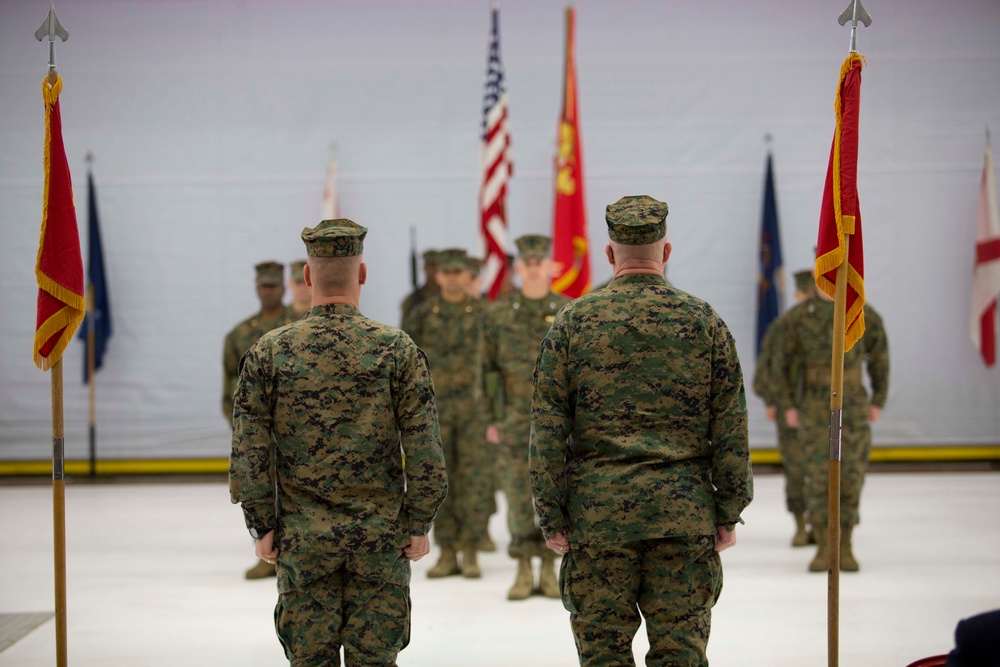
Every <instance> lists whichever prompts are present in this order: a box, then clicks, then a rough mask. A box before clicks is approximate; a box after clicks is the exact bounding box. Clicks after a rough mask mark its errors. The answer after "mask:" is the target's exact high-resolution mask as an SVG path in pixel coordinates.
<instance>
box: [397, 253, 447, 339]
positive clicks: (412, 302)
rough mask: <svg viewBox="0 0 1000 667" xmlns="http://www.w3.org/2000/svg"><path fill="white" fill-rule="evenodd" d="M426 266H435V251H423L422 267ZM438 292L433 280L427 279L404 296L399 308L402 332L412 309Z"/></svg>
mask: <svg viewBox="0 0 1000 667" xmlns="http://www.w3.org/2000/svg"><path fill="white" fill-rule="evenodd" d="M428 264H430V265H433V266H437V251H436V250H426V251H424V265H425V266H426V265H428ZM440 291H441V290H440V289H439V288H438V286H437V283H435V282H434V280H433V278H431V279H428V280H427V282H425V283H424V284H423V285H421V286H420V287H418V288H416V289H415V290H413V291H412V292H410V293H409V294H407V295H406V298H405V299H403V303H402V304H401V305H400V307H399V309H400V311H402V314H401V316H400V320H399V321H400V323H401V326H402V327H403V330H404V331H405V330H406V321H407V318H409V316H410V313H411V312H413V309H414V308H416V307H417V306H419V305H420V304H421V303H423V302H424V301H426V300H427V299H428V298H430V297H432V296H434V295H435V294H437V293H439V292H440Z"/></svg>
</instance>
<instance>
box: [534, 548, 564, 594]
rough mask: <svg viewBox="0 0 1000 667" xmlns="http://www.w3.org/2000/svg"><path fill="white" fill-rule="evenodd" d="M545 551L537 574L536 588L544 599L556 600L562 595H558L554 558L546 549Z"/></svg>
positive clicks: (557, 579)
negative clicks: (540, 590)
mask: <svg viewBox="0 0 1000 667" xmlns="http://www.w3.org/2000/svg"><path fill="white" fill-rule="evenodd" d="M545 551H548V553H545ZM545 551H543V552H542V568H541V570H539V572H538V587H539V588H541V589H542V595H544V596H545V597H547V598H556V599H558V598H560V597H562V595H561V594H560V593H559V578H558V577H556V557H555V555H554V554H553V553H552V552H551V551H549V550H548V549H545Z"/></svg>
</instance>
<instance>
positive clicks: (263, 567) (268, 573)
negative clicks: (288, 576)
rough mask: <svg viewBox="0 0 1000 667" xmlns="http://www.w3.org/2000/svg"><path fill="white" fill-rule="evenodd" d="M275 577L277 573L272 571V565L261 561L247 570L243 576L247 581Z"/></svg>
mask: <svg viewBox="0 0 1000 667" xmlns="http://www.w3.org/2000/svg"><path fill="white" fill-rule="evenodd" d="M275 575H277V571H276V570H275V569H274V565H272V564H271V563H265V562H264V561H262V560H261V561H258V562H257V564H256V565H254V566H253V567H251V568H250V569H249V570H247V571H246V573H245V574H244V575H243V576H244V577H246V578H247V579H266V578H268V577H273V576H275Z"/></svg>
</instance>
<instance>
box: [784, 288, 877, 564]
mask: <svg viewBox="0 0 1000 667" xmlns="http://www.w3.org/2000/svg"><path fill="white" fill-rule="evenodd" d="M833 311H834V304H833V301H832V300H830V298H829V297H828V296H827V295H826V294H825V293H823V292H819V293H818V298H815V299H810V300H808V301H806V302H804V303H801V304H799V305H798V306H796V307H794V308H792V309H791V310H790V311H788V313H787V314H785V316H784V318H783V319H784V320H785V324H784V327H783V334H782V345H781V346H780V347H779V348H778V350H777V352H776V357H775V365H776V367H777V368H778V369H780V372H779V373H778V374H776V376H775V378H776V384H775V387H776V394H775V401H776V404H777V405H785V406H789V407H788V408H787V409H786V410H785V416H786V419H787V421H788V424H789V426H792V427H795V426H796V424H797V425H798V429H799V433H798V439H799V442H800V443H802V448H803V452H804V453H805V472H806V478H807V481H806V491H805V496H806V511H807V512H808V514H809V521H810V523H811V524H812V527H813V532H814V533H815V536H816V543H817V547H818V548H817V552H816V557H815V558H813V560H812V562H810V563H809V570H810V571H811V572H825V571H826V569H827V560H828V559H827V533H826V531H827V527H828V526H827V519H828V517H827V502H828V500H827V478H828V470H827V468H828V462H829V458H830V448H829V443H830V430H829V429H830V359H831V357H832V352H833V314H834V313H833ZM864 318H865V333H864V335H863V336H862V337H861V340H859V341H858V342H857V343H855V345H854V347H852V348H851V349H850V350H848V351H847V352H846V354H845V355H844V389H843V401H844V403H843V412H842V424H843V432H842V435H841V464H840V465H841V478H840V528H841V542H840V569H842V570H845V571H848V572H854V571H857V570H858V569H859V565H858V562H857V559H856V558H855V556H854V551H853V546H852V537H853V531H854V526H855V525H856V524H857V523H858V522H859V521H860V520H861V514H860V510H859V507H860V501H861V487H862V486H863V485H864V481H865V472H866V471H867V470H868V457H869V455H870V454H871V445H872V435H871V426H870V422H871V421H872V420H873V419H877V418H878V417H879V415H880V414H881V411H882V407H883V406H884V405H885V401H886V397H887V394H888V390H889V342H888V339H887V338H886V334H885V328H884V327H883V325H882V318H881V317H880V316H879V314H878V313H876V312H875V310H874V309H873V308H872V307H871V306H868V305H866V306H865V308H864ZM795 366H798V367H799V368H801V369H802V374H803V383H802V391H801V394H798V393H797V392H796V391H795V387H794V386H793V385H792V383H791V382H790V381H789V379H788V378H789V376H790V373H791V369H792V368H794V367H795ZM863 366H867V368H868V377H869V379H870V381H871V388H872V396H871V398H870V399H869V397H868V393H867V392H866V391H865V388H864V386H863V385H862V383H861V376H862V367H863Z"/></svg>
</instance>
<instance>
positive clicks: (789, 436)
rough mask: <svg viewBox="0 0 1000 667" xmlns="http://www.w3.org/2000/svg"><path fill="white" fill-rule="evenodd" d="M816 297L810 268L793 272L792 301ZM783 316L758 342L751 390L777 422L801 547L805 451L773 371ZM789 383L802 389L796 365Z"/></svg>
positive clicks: (805, 531)
mask: <svg viewBox="0 0 1000 667" xmlns="http://www.w3.org/2000/svg"><path fill="white" fill-rule="evenodd" d="M813 298H816V283H815V282H813V274H812V271H799V272H798V273H796V274H795V301H796V303H803V302H804V301H805V300H806V299H813ZM784 322H785V318H784V315H782V316H781V317H778V318H777V319H776V320H774V321H773V322H771V324H770V326H768V328H767V333H765V334H764V340H763V341H762V342H761V346H760V354H759V355H758V356H757V367H756V369H755V370H754V374H753V391H754V393H755V394H757V395H758V396H760V397H761V398H762V399H764V403H765V404H766V405H767V418H768V419H769V420H771V421H773V422H776V423H777V425H778V451H779V452H781V469H782V472H783V473H784V475H785V505H786V507H788V511H789V512H791V513H792V516H794V517H795V534H794V535H793V536H792V546H793V547H804V546H806V545H808V544H810V538H811V537H812V536H811V535H810V533H809V528H808V526H807V523H806V516H805V513H806V500H805V463H804V459H805V454H804V453H803V449H802V448H803V446H804V445H803V443H801V442H799V439H798V429H794V428H790V427H789V426H788V423H787V422H786V421H785V408H787V407H788V406H786V405H777V404H776V399H775V394H776V393H777V392H776V390H775V384H776V382H777V380H776V379H775V377H774V376H775V374H777V373H780V372H781V369H779V368H776V365H775V363H774V361H775V351H776V350H777V349H778V348H779V347H781V345H782V330H783V329H784ZM790 372H791V375H790V376H789V377H788V382H789V383H790V384H791V386H792V387H793V388H794V389H795V392H796V396H798V395H799V393H800V392H801V389H802V372H801V368H799V367H798V365H794V366H793V367H792V368H791V369H790Z"/></svg>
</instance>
